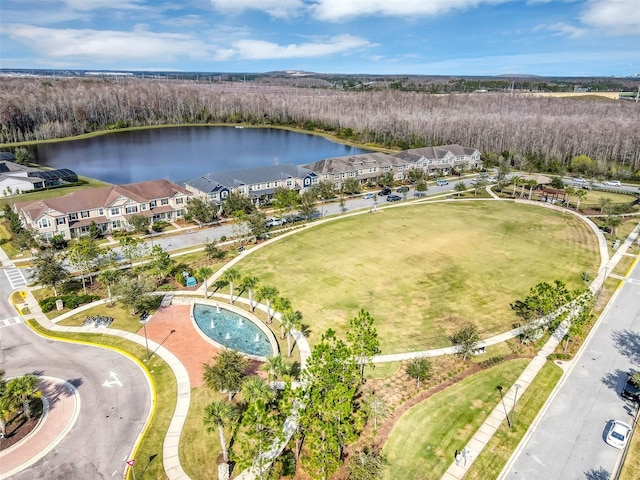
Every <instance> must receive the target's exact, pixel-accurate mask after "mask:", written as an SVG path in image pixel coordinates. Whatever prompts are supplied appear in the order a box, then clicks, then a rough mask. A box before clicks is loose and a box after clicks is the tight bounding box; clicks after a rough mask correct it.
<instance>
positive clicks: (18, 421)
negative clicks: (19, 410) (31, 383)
mask: <svg viewBox="0 0 640 480" xmlns="http://www.w3.org/2000/svg"><path fill="white" fill-rule="evenodd" d="M37 401H38V402H40V405H39V406H36V407H35V408H34V409H33V411H34V413H33V416H32V417H31V420H27V417H25V416H24V415H22V414H20V415H16V416H15V417H14V418H13V419H11V420H9V421H8V422H7V436H6V437H5V438H0V451H2V450H6V449H7V448H9V447H11V446H13V445H15V444H16V443H18V442H19V441H20V440H22V439H23V438H25V437H26V436H27V435H29V434H30V433H31V432H32V431H33V429H34V428H36V426H37V425H38V422H39V421H40V416H41V415H42V402H41V400H37Z"/></svg>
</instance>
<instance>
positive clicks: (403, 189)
mask: <svg viewBox="0 0 640 480" xmlns="http://www.w3.org/2000/svg"><path fill="white" fill-rule="evenodd" d="M408 191H409V187H407V186H406V185H404V186H402V187H398V189H397V190H396V192H398V193H406V192H408Z"/></svg>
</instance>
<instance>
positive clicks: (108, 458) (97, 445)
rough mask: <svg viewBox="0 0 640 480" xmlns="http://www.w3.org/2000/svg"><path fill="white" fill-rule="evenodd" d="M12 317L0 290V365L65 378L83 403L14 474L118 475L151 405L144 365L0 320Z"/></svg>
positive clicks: (13, 372) (20, 477)
mask: <svg viewBox="0 0 640 480" xmlns="http://www.w3.org/2000/svg"><path fill="white" fill-rule="evenodd" d="M2 274H3V273H2ZM15 317H16V314H15V311H14V310H13V309H12V308H11V306H10V305H9V303H8V301H7V300H6V293H5V294H3V295H0V367H2V368H3V369H5V370H6V374H7V376H9V377H10V376H18V375H24V374H27V373H33V374H36V375H47V376H52V377H57V378H61V379H63V380H66V381H68V382H69V383H71V384H73V385H75V386H76V387H77V389H78V394H79V396H80V402H81V406H80V411H79V417H78V419H77V421H76V423H75V425H74V426H73V428H72V429H71V430H70V431H69V432H68V434H67V436H66V437H65V438H64V439H63V440H62V442H61V443H60V444H59V445H58V446H57V447H56V448H55V449H54V450H52V451H51V452H50V453H49V454H47V455H46V456H45V457H43V458H42V459H41V460H39V461H38V462H37V463H35V464H34V465H32V466H31V467H29V468H27V469H26V470H24V471H22V472H20V473H18V474H16V475H14V476H13V477H12V478H13V479H17V480H27V479H29V480H31V479H47V480H49V479H61V480H62V479H65V480H66V479H92V480H94V479H112V478H118V477H120V478H122V475H123V473H124V467H125V462H126V460H128V459H129V455H130V454H131V451H132V448H133V446H134V444H135V441H136V439H137V438H138V435H139V434H140V432H141V431H142V428H143V426H144V423H145V421H146V419H147V416H148V412H149V409H150V408H151V392H150V389H149V386H148V382H147V379H146V377H145V375H144V374H143V372H142V370H141V369H140V367H139V366H138V365H137V364H135V363H134V362H132V361H131V360H129V359H128V358H127V357H124V356H122V355H120V354H117V353H116V352H113V351H111V350H105V349H101V348H96V347H91V346H84V345H77V344H71V343H63V342H57V341H53V340H47V339H44V338H41V337H39V336H37V335H36V334H34V333H33V332H32V331H31V330H30V329H29V328H28V327H27V326H26V325H24V323H22V322H19V321H18V322H17V323H15V321H11V322H4V321H3V320H6V319H15ZM7 323H8V324H7Z"/></svg>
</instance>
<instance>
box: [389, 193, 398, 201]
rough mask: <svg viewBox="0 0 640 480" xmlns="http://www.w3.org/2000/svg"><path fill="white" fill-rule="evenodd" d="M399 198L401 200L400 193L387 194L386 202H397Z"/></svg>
mask: <svg viewBox="0 0 640 480" xmlns="http://www.w3.org/2000/svg"><path fill="white" fill-rule="evenodd" d="M400 200H402V197H401V196H400V195H396V194H395V193H394V194H391V195H389V196H387V202H398V201H400Z"/></svg>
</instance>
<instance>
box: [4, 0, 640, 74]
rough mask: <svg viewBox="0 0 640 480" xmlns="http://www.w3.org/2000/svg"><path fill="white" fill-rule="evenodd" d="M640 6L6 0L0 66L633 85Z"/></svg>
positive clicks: (546, 1)
mask: <svg viewBox="0 0 640 480" xmlns="http://www.w3.org/2000/svg"><path fill="white" fill-rule="evenodd" d="M637 7H638V5H637V0H453V1H452V0H233V1H232V0H198V1H195V2H165V1H161V0H47V1H42V0H3V2H2V15H1V16H0V42H1V43H2V49H1V50H0V64H1V65H3V66H5V67H6V66H7V65H11V67H12V68H14V69H18V68H20V69H30V68H33V69H36V68H38V69H57V70H77V69H83V70H94V71H101V70H102V71H155V72H168V71H175V72H200V71H203V72H247V73H259V72H270V71H284V70H302V71H309V72H333V74H335V75H370V76H371V75H431V76H474V77H476V76H479V77H486V76H500V75H505V74H511V75H536V76H539V77H562V78H575V77H578V78H584V77H620V78H627V77H631V76H633V75H637V74H640V48H638V46H640V9H638V8H637ZM358 72H368V73H366V74H359V73H358ZM396 72H410V73H396ZM511 72H534V73H519V74H512V73H511Z"/></svg>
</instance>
